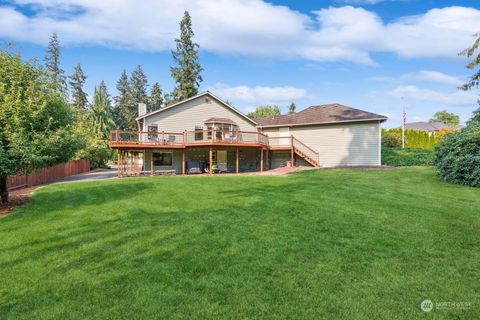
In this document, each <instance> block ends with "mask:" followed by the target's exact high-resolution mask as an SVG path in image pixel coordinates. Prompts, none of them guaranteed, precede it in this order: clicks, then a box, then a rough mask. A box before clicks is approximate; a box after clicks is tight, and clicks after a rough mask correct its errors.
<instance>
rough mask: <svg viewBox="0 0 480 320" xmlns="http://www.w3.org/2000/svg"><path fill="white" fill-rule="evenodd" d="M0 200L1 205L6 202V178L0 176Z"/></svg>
mask: <svg viewBox="0 0 480 320" xmlns="http://www.w3.org/2000/svg"><path fill="white" fill-rule="evenodd" d="M0 198H2V203H6V202H8V187H7V177H3V176H0Z"/></svg>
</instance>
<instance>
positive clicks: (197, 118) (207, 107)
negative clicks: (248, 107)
mask: <svg viewBox="0 0 480 320" xmlns="http://www.w3.org/2000/svg"><path fill="white" fill-rule="evenodd" d="M208 100H209V101H208V102H206V97H205V96H201V97H198V98H196V99H193V100H191V101H188V102H185V103H183V104H180V105H177V106H175V107H173V108H171V109H167V110H165V111H162V112H159V113H156V114H153V115H151V116H149V117H147V118H145V121H144V127H143V131H147V128H148V126H149V125H152V124H156V125H158V130H159V131H169V132H183V131H185V130H187V131H193V130H195V126H201V127H203V125H204V122H205V120H207V119H209V118H212V117H215V118H229V119H231V120H233V121H234V122H236V123H237V124H238V126H239V127H240V130H241V131H257V129H256V127H255V125H254V124H253V123H251V122H250V121H248V120H247V119H246V118H245V117H242V116H241V115H239V114H238V113H236V112H235V111H233V110H231V109H230V108H228V107H225V106H224V105H223V104H221V103H220V102H218V101H217V100H215V99H213V98H210V97H209V98H208Z"/></svg>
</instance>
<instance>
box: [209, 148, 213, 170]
mask: <svg viewBox="0 0 480 320" xmlns="http://www.w3.org/2000/svg"><path fill="white" fill-rule="evenodd" d="M209 156H210V166H209V171H210V175H211V174H212V167H213V146H210V154H209Z"/></svg>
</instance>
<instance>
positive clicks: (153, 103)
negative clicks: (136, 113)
mask: <svg viewBox="0 0 480 320" xmlns="http://www.w3.org/2000/svg"><path fill="white" fill-rule="evenodd" d="M148 102H149V103H148V112H152V111H155V110H158V109H160V108H161V107H162V105H163V96H162V88H160V85H159V84H158V82H155V83H154V84H153V86H152V90H151V91H150V97H149V101H148Z"/></svg>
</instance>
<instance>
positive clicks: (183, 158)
mask: <svg viewBox="0 0 480 320" xmlns="http://www.w3.org/2000/svg"><path fill="white" fill-rule="evenodd" d="M182 174H183V175H184V174H185V148H183V149H182Z"/></svg>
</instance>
